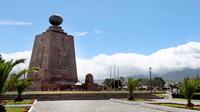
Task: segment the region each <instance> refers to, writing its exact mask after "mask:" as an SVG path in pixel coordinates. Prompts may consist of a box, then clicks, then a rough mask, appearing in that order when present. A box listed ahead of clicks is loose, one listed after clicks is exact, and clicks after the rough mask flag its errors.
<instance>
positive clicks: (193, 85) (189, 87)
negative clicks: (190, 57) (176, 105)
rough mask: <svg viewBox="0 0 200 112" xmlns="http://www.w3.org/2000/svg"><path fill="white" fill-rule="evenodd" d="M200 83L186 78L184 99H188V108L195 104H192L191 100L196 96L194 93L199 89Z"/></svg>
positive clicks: (183, 86)
mask: <svg viewBox="0 0 200 112" xmlns="http://www.w3.org/2000/svg"><path fill="white" fill-rule="evenodd" d="M198 86H199V81H198V80H193V79H190V78H185V79H184V81H183V84H182V88H181V90H182V93H183V95H184V97H185V98H186V99H187V106H188V107H193V106H194V105H193V103H192V102H191V99H192V97H193V95H194V92H195V91H196V90H197V89H198Z"/></svg>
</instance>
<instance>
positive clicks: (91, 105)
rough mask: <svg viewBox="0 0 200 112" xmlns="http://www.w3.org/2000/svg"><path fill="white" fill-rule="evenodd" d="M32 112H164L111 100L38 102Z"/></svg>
mask: <svg viewBox="0 0 200 112" xmlns="http://www.w3.org/2000/svg"><path fill="white" fill-rule="evenodd" d="M32 112H166V111H161V110H156V109H152V108H147V107H143V106H141V105H140V104H137V103H136V104H127V103H121V102H116V101H112V100H68V101H38V102H37V103H36V105H35V108H34V109H33V110H32Z"/></svg>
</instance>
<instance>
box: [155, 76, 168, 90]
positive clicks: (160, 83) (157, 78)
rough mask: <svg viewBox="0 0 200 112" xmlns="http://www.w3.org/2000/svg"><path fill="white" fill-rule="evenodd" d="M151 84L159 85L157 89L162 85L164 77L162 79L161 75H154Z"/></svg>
mask: <svg viewBox="0 0 200 112" xmlns="http://www.w3.org/2000/svg"><path fill="white" fill-rule="evenodd" d="M152 85H153V86H154V87H159V89H161V88H162V87H164V85H165V81H164V79H162V78H161V77H155V78H154V79H153V80H152Z"/></svg>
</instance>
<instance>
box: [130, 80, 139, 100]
mask: <svg viewBox="0 0 200 112" xmlns="http://www.w3.org/2000/svg"><path fill="white" fill-rule="evenodd" d="M140 81H141V80H140V79H139V80H135V79H133V78H128V91H129V94H130V95H129V100H133V99H134V96H133V91H134V90H135V89H136V87H137V85H138V84H139V82H140Z"/></svg>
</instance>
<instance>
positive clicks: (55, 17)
mask: <svg viewBox="0 0 200 112" xmlns="http://www.w3.org/2000/svg"><path fill="white" fill-rule="evenodd" d="M49 22H50V23H51V24H52V25H55V26H58V25H60V24H62V22H63V19H62V17H61V16H59V15H52V16H50V17H49Z"/></svg>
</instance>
